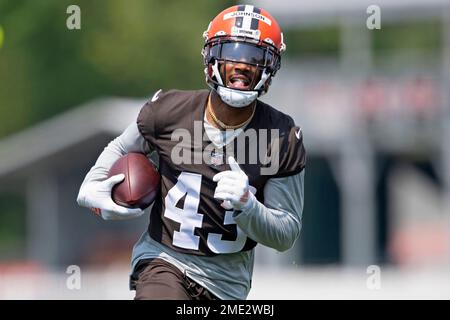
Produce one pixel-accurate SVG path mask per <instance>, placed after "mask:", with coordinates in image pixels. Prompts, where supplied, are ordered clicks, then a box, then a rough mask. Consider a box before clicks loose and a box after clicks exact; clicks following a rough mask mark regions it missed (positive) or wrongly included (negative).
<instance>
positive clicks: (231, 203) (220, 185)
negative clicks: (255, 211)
mask: <svg viewBox="0 0 450 320" xmlns="http://www.w3.org/2000/svg"><path fill="white" fill-rule="evenodd" d="M228 163H229V165H230V168H231V170H227V171H222V172H219V173H218V174H216V175H215V176H214V177H213V181H215V182H217V187H216V190H215V192H214V198H216V199H219V200H224V201H223V202H222V204H221V206H222V207H223V208H225V209H226V210H231V209H234V210H244V209H246V208H249V207H250V206H251V204H252V202H253V201H255V197H254V196H253V195H252V194H254V193H255V192H256V189H255V188H254V187H252V186H250V185H249V184H248V177H247V175H246V174H245V172H244V171H242V170H241V168H240V167H239V164H238V163H237V162H236V160H235V159H234V158H233V157H229V158H228Z"/></svg>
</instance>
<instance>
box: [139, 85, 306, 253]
mask: <svg viewBox="0 0 450 320" xmlns="http://www.w3.org/2000/svg"><path fill="white" fill-rule="evenodd" d="M208 94H209V91H208V90H199V91H179V90H170V91H167V92H161V93H159V95H157V97H154V98H153V99H152V100H151V101H149V102H147V103H146V104H145V105H144V107H143V108H142V110H141V112H140V114H139V116H138V120H137V124H138V128H139V131H140V132H141V134H142V135H143V136H144V138H145V139H146V141H147V142H148V143H149V146H150V148H151V149H153V150H156V152H157V153H158V155H159V172H160V174H161V192H160V194H159V196H158V197H157V198H156V200H155V203H154V205H153V208H152V211H151V214H150V224H149V229H148V231H149V234H150V236H151V237H152V238H153V239H154V240H156V241H158V242H160V243H162V244H164V245H166V246H168V247H170V248H171V249H174V250H176V251H179V252H183V253H189V254H196V255H205V256H211V255H216V254H223V253H232V252H239V251H245V250H250V249H252V248H253V247H255V245H256V242H255V241H253V240H252V239H250V238H248V237H247V236H246V235H245V232H243V230H241V229H240V228H239V227H238V226H237V225H236V224H235V222H234V219H233V212H232V211H227V210H225V209H224V208H222V207H221V205H220V203H221V201H218V200H216V199H214V191H215V188H216V186H217V184H216V182H213V180H212V178H213V176H214V175H215V174H217V173H218V172H221V171H225V170H230V167H229V165H228V164H227V163H226V159H227V157H228V156H234V157H235V159H236V160H237V162H238V163H239V165H240V167H241V169H242V170H243V171H244V172H245V173H246V174H247V176H248V179H249V184H250V185H251V186H253V187H254V188H256V194H255V195H256V198H257V199H258V200H259V201H260V202H264V192H263V190H264V186H265V184H266V182H267V180H268V179H270V178H274V177H283V176H289V175H294V174H297V173H299V172H301V171H302V170H303V168H304V166H305V150H304V147H303V137H302V133H301V130H300V128H299V127H296V126H295V124H294V121H293V120H292V118H291V117H289V116H287V115H285V114H283V113H282V112H280V111H277V110H276V109H274V108H272V107H270V106H269V105H267V104H265V103H263V102H261V101H259V100H258V101H257V105H256V109H255V113H254V116H253V118H252V120H251V121H250V122H249V123H248V125H247V126H246V127H245V130H244V131H243V132H241V133H240V134H239V135H238V136H237V137H236V138H235V139H234V140H233V142H232V143H230V144H228V145H227V146H225V147H224V148H217V147H216V146H215V145H213V144H212V143H211V141H209V138H208V136H207V135H206V134H205V130H204V126H203V119H204V112H205V106H206V104H207V99H208Z"/></svg>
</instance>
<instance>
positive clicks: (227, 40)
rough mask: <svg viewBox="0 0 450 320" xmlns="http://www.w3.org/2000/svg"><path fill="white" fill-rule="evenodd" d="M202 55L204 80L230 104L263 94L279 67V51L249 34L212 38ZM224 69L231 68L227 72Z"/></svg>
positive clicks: (248, 102) (247, 103)
mask: <svg viewBox="0 0 450 320" xmlns="http://www.w3.org/2000/svg"><path fill="white" fill-rule="evenodd" d="M202 55H203V57H204V64H205V67H206V68H205V75H206V82H207V83H208V85H209V86H210V87H211V88H212V89H214V90H216V91H217V93H218V94H219V95H220V97H221V98H222V100H223V101H224V102H225V103H227V104H228V105H230V106H233V107H245V106H247V105H249V104H250V103H252V102H253V101H254V100H255V99H256V98H257V97H259V96H261V95H263V94H265V93H266V92H267V90H268V87H269V84H270V81H271V78H272V77H273V76H274V75H275V73H276V71H277V70H278V69H279V68H280V55H279V53H278V52H277V50H276V48H275V47H272V46H270V45H268V44H265V43H264V44H263V43H262V42H260V41H254V40H253V39H248V38H245V39H242V38H239V37H223V36H222V37H216V38H212V39H211V40H210V41H208V42H207V43H206V44H205V46H204V48H203V50H202ZM231 67H232V68H231ZM227 70H234V72H233V73H232V74H227Z"/></svg>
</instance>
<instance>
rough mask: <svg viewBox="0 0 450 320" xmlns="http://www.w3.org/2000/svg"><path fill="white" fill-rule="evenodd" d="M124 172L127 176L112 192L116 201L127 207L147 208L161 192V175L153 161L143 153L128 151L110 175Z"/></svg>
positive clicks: (112, 168)
mask: <svg viewBox="0 0 450 320" xmlns="http://www.w3.org/2000/svg"><path fill="white" fill-rule="evenodd" d="M120 173H123V174H124V175H125V178H124V179H123V181H122V182H119V183H118V184H116V185H115V186H114V187H113V189H112V193H111V197H112V199H113V200H114V202H115V203H117V204H118V205H120V206H124V207H127V208H141V209H145V208H147V207H148V206H150V204H152V202H153V200H155V197H156V195H157V194H158V192H159V186H160V180H161V176H160V175H159V172H158V171H157V170H156V168H155V166H154V165H153V163H151V162H150V160H149V159H148V158H147V157H146V156H145V155H144V154H141V153H128V154H126V155H124V156H122V157H120V158H119V159H118V160H117V161H116V162H115V163H114V164H113V166H112V167H111V169H110V170H109V174H108V176H109V177H111V176H114V175H116V174H120Z"/></svg>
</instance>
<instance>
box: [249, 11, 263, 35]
mask: <svg viewBox="0 0 450 320" xmlns="http://www.w3.org/2000/svg"><path fill="white" fill-rule="evenodd" d="M253 12H254V13H258V14H261V9H260V8H257V7H254V8H253ZM258 26H259V20H258V19H255V18H253V19H252V23H251V24H250V29H252V30H258Z"/></svg>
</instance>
